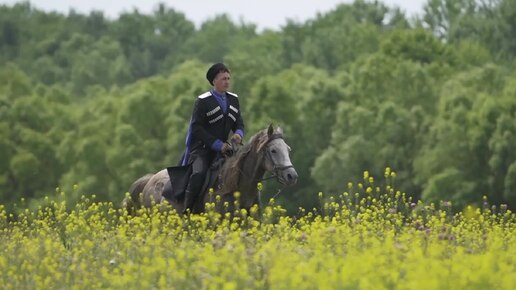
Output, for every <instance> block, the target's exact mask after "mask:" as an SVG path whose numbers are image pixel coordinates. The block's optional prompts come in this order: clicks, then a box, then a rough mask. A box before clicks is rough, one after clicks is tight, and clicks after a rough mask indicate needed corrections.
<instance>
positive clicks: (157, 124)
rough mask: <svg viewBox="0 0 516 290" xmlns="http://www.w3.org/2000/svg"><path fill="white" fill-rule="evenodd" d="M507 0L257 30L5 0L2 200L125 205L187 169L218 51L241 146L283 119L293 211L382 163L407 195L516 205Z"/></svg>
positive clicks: (353, 9)
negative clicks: (240, 125)
mask: <svg viewBox="0 0 516 290" xmlns="http://www.w3.org/2000/svg"><path fill="white" fill-rule="evenodd" d="M514 4H515V3H514V0H500V1H487V2H486V1H480V2H479V1H472V0H431V1H428V2H427V4H426V6H425V12H424V14H423V15H422V16H421V17H420V18H419V19H417V18H416V19H415V21H412V22H411V21H409V20H408V19H407V17H406V16H405V15H404V14H403V13H402V12H400V10H399V9H397V8H390V7H387V6H386V5H384V4H382V3H381V2H367V1H359V0H357V1H355V2H354V3H351V4H340V5H338V6H336V7H335V9H333V10H332V11H330V12H328V13H324V14H318V15H317V16H316V17H315V18H314V19H311V20H308V21H306V22H305V23H298V22H295V21H289V22H287V23H286V25H285V26H284V27H282V28H281V29H280V30H278V31H271V30H266V31H263V32H257V31H256V26H255V25H254V24H252V23H244V22H239V23H235V22H234V21H233V20H232V19H231V18H230V17H229V16H228V15H217V16H215V17H214V18H212V19H208V20H207V21H206V22H205V23H203V24H202V25H201V27H200V28H198V29H196V28H195V26H194V24H193V22H191V21H190V20H188V19H187V18H186V17H185V15H184V14H183V13H181V12H178V11H175V10H174V9H171V8H168V7H166V6H165V5H164V4H160V5H158V6H157V7H156V9H155V10H154V11H153V12H152V13H150V14H143V13H140V12H139V11H137V10H134V11H132V12H127V13H124V14H122V15H120V17H118V18H117V19H108V18H106V17H105V16H104V15H103V14H102V13H101V12H91V13H90V14H89V15H82V14H79V13H76V12H73V11H72V12H70V13H69V14H68V15H63V14H60V13H55V12H44V11H41V10H38V9H36V8H34V7H33V6H31V4H30V3H19V4H14V5H12V6H8V5H1V6H0V161H1V162H0V203H4V204H6V205H7V206H8V207H10V206H12V205H13V204H14V203H15V202H16V201H18V200H20V198H22V197H23V198H28V199H30V202H31V203H33V204H40V203H44V202H45V201H44V199H42V197H43V196H44V195H45V194H46V193H51V192H54V191H55V189H56V187H59V188H63V189H64V190H65V191H66V192H67V194H66V195H64V196H63V199H64V200H66V201H67V202H68V203H69V204H75V203H76V202H77V201H78V200H79V199H80V196H81V194H93V193H95V194H97V198H98V199H99V200H104V201H113V202H116V203H117V204H118V202H119V201H120V200H121V198H122V195H123V193H124V192H125V191H126V190H127V189H128V187H129V185H130V184H131V183H132V182H133V181H134V180H135V179H137V178H138V177H140V176H142V175H144V174H145V173H149V172H155V171H157V170H160V169H161V168H164V167H167V166H171V165H175V164H177V162H178V161H179V158H180V156H181V154H182V152H183V150H184V146H185V145H184V141H185V140H184V138H185V135H186V130H187V128H188V124H189V118H190V115H191V112H192V108H193V103H194V101H195V98H196V97H197V96H198V95H200V94H202V93H203V92H206V91H207V90H209V89H210V86H209V84H208V83H207V81H206V79H205V77H204V76H205V73H206V69H207V68H208V67H209V65H210V64H211V63H213V62H218V61H224V62H225V63H227V64H228V66H229V67H230V68H231V70H232V80H233V84H234V86H233V88H231V90H232V91H234V92H236V93H237V94H238V95H239V100H240V103H241V107H242V111H243V117H244V121H245V123H246V138H248V137H249V136H250V135H251V134H253V133H254V132H256V131H257V130H259V129H262V128H264V127H265V126H267V125H268V124H269V123H274V124H275V125H279V126H281V127H282V128H283V129H284V131H285V135H286V139H287V142H288V143H289V144H290V145H291V147H292V149H293V151H292V153H291V157H292V160H293V163H294V165H295V167H296V170H297V171H298V173H299V175H300V179H299V183H298V184H297V185H296V186H294V187H291V188H287V189H284V190H283V194H281V195H280V196H279V202H280V203H282V204H283V205H285V208H287V209H288V210H289V211H290V213H294V212H295V211H296V210H297V208H298V206H305V207H307V208H310V207H314V206H315V205H316V203H317V197H316V196H315V195H314V194H313V193H314V192H318V191H321V190H324V191H327V192H331V193H334V194H338V193H339V192H337V191H338V190H339V189H340V188H342V180H347V179H348V177H349V176H354V175H356V174H357V173H359V172H362V171H363V170H364V169H366V168H368V169H370V170H371V172H372V173H374V174H381V173H382V171H383V168H384V167H386V166H390V167H392V168H396V169H397V179H396V182H397V184H398V185H399V186H400V187H401V188H403V190H404V191H406V192H407V193H408V194H409V195H410V196H411V197H413V198H423V199H424V200H428V201H438V200H448V201H452V202H453V205H454V207H455V209H460V208H462V207H463V206H467V205H469V204H471V203H476V202H478V200H479V199H478V198H477V197H478V194H483V195H486V196H488V197H489V199H490V200H491V201H492V202H494V203H509V205H510V206H514V205H515V204H516V183H515V181H514V180H516V155H515V151H514V148H516V137H515V136H516V123H515V122H514V120H515V119H516V101H515V100H516V75H514V73H512V72H513V71H514V67H515V63H514V53H515V51H516V50H515V47H516V44H515V40H514V39H515V38H514V37H513V36H514V31H515V29H516V28H515V27H516V24H515V23H516V22H515V19H516V17H514V15H515V13H516V12H515V11H516V10H515V9H516V8H515V7H516V5H514ZM244 139H245V138H244ZM277 188H278V185H276V184H275V183H268V184H265V190H264V195H265V198H266V197H270V196H272V195H274V194H275V193H276V192H277ZM58 192H60V190H58Z"/></svg>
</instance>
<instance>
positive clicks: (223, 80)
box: [213, 72, 231, 92]
mask: <svg viewBox="0 0 516 290" xmlns="http://www.w3.org/2000/svg"><path fill="white" fill-rule="evenodd" d="M230 79H231V75H230V74H229V73H228V72H220V73H218V74H217V76H216V77H215V79H214V80H213V87H214V88H215V90H216V91H217V92H226V91H227V90H228V89H229V81H230Z"/></svg>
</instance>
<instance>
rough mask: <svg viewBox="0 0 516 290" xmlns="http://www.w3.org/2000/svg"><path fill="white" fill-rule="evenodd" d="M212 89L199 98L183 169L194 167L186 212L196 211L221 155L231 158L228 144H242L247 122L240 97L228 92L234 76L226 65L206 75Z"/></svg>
mask: <svg viewBox="0 0 516 290" xmlns="http://www.w3.org/2000/svg"><path fill="white" fill-rule="evenodd" d="M206 78H207V79H208V81H209V83H210V84H211V85H212V89H211V90H210V91H208V92H206V93H204V94H201V95H200V96H198V97H197V100H196V101H195V105H194V109H193V113H192V116H191V119H190V126H189V128H188V132H187V136H186V149H185V152H184V154H183V157H182V159H181V165H183V166H186V165H190V166H191V170H192V171H191V174H190V176H189V181H188V185H187V187H186V191H185V199H184V211H185V212H186V211H188V210H192V206H193V203H194V201H195V200H196V198H197V197H198V196H199V195H200V194H201V190H202V186H203V182H204V179H205V177H206V174H207V171H208V169H209V168H210V165H211V164H212V162H213V161H214V159H215V157H216V156H217V155H218V153H220V154H222V155H228V154H230V153H231V152H232V150H233V148H232V146H231V145H230V144H229V143H228V142H227V139H228V136H229V134H230V132H233V134H232V137H231V141H233V142H234V143H236V144H241V143H242V138H243V136H244V122H243V120H242V116H241V112H240V104H239V102H238V95H237V94H234V93H231V92H229V91H228V89H229V84H230V79H231V73H230V71H229V69H228V68H227V67H226V66H225V65H224V64H222V63H216V64H214V65H212V66H211V67H210V68H209V69H208V72H207V73H206Z"/></svg>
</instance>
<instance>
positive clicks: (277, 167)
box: [257, 133, 294, 182]
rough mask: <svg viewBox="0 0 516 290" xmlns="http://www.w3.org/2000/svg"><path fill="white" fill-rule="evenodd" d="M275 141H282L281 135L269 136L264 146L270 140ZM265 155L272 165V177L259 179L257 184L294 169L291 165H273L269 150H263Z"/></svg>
mask: <svg viewBox="0 0 516 290" xmlns="http://www.w3.org/2000/svg"><path fill="white" fill-rule="evenodd" d="M276 139H283V134H277V133H275V134H272V135H271V136H269V140H267V143H265V145H267V144H269V143H270V142H271V141H272V140H276ZM264 147H265V146H264ZM265 154H266V156H267V157H268V158H269V160H270V162H271V163H272V175H271V176H269V177H264V178H261V179H259V180H257V182H261V181H265V180H269V179H271V178H274V177H278V176H279V172H280V171H283V170H286V169H289V168H293V167H294V165H292V164H290V165H278V164H275V163H274V159H273V158H272V153H271V152H270V151H269V150H265Z"/></svg>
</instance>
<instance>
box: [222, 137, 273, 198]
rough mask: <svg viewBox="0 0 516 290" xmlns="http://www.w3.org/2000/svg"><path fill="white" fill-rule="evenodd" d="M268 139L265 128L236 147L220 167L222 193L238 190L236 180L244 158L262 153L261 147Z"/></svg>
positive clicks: (237, 180)
mask: <svg viewBox="0 0 516 290" xmlns="http://www.w3.org/2000/svg"><path fill="white" fill-rule="evenodd" d="M268 140H269V138H268V135H267V130H266V129H264V130H261V131H259V132H258V133H256V134H255V135H254V136H252V137H251V139H250V140H249V142H248V143H247V144H245V145H244V146H242V147H241V148H240V149H238V151H237V152H236V153H235V155H234V156H232V157H230V158H228V159H227V160H226V162H225V163H224V166H223V167H222V171H221V180H219V181H220V182H223V185H222V188H223V192H222V193H233V192H235V191H237V190H238V182H239V179H240V178H239V177H240V172H241V171H242V168H243V163H244V160H245V159H246V157H247V156H248V155H250V154H252V155H258V154H262V152H261V149H262V147H263V146H264V145H265V144H267V141H268Z"/></svg>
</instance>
